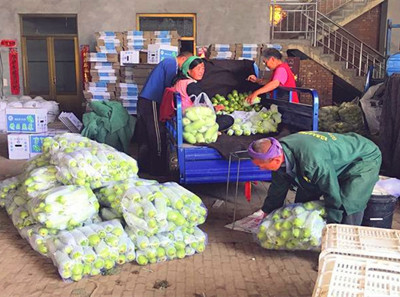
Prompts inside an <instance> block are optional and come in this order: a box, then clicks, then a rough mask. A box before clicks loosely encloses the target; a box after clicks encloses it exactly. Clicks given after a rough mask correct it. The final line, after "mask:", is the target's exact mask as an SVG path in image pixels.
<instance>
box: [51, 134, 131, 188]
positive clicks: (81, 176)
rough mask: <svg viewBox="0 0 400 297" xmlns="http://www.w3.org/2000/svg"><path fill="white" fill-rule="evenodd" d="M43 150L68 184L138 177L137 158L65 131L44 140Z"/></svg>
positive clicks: (94, 185) (96, 183) (97, 184)
mask: <svg viewBox="0 0 400 297" xmlns="http://www.w3.org/2000/svg"><path fill="white" fill-rule="evenodd" d="M43 150H44V151H45V152H48V153H49V154H50V162H51V164H54V165H55V166H57V169H58V175H57V180H58V181H59V182H61V183H63V184H66V185H80V186H83V185H85V186H89V187H91V188H92V189H96V188H100V187H102V186H103V185H105V184H107V183H108V182H113V181H121V180H126V179H128V178H132V177H136V176H137V172H138V166H137V163H136V160H135V159H133V158H131V157H130V156H128V155H126V154H124V153H122V152H119V151H117V150H115V149H114V148H113V147H111V146H108V145H106V144H101V143H97V142H95V141H92V140H90V139H88V138H86V137H82V136H80V135H78V134H72V133H65V134H61V135H57V136H56V137H54V138H52V139H51V138H46V139H45V140H44V141H43Z"/></svg>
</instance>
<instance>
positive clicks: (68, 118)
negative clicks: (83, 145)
mask: <svg viewBox="0 0 400 297" xmlns="http://www.w3.org/2000/svg"><path fill="white" fill-rule="evenodd" d="M58 119H59V120H60V121H61V122H63V124H64V125H65V126H66V127H67V128H68V130H69V131H71V132H73V133H79V132H81V130H82V128H83V124H82V122H81V121H80V120H79V119H78V118H77V117H76V116H75V115H74V114H73V113H72V112H62V113H61V114H60V115H59V116H58Z"/></svg>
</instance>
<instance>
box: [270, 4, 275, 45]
mask: <svg viewBox="0 0 400 297" xmlns="http://www.w3.org/2000/svg"><path fill="white" fill-rule="evenodd" d="M274 17H275V5H273V4H272V18H271V39H272V40H273V39H275V32H274Z"/></svg>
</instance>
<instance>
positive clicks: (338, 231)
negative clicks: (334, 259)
mask: <svg viewBox="0 0 400 297" xmlns="http://www.w3.org/2000/svg"><path fill="white" fill-rule="evenodd" d="M329 254H337V255H348V256H357V257H364V258H374V259H380V260H390V261H396V262H400V230H393V229H382V228H371V227H362V226H350V225H338V224H329V225H327V226H326V227H325V229H324V230H323V231H322V246H321V254H320V256H319V258H320V260H321V259H322V258H323V257H325V256H326V255H329ZM399 296H400V295H399Z"/></svg>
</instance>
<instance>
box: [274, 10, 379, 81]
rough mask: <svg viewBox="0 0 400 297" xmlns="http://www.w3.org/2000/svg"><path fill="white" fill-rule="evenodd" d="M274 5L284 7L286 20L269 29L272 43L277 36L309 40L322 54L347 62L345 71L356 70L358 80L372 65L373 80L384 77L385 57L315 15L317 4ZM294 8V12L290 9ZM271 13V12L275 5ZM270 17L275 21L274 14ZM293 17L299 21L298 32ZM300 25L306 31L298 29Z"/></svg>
mask: <svg viewBox="0 0 400 297" xmlns="http://www.w3.org/2000/svg"><path fill="white" fill-rule="evenodd" d="M274 4H277V5H280V6H281V7H283V9H284V11H285V12H286V18H285V20H284V21H282V22H281V23H280V24H278V25H277V26H272V29H271V34H272V36H271V37H272V39H274V38H275V36H276V35H280V36H285V37H286V38H289V39H293V38H297V39H299V38H304V39H307V40H310V41H311V45H312V46H313V47H322V48H323V49H324V52H325V53H326V52H327V53H330V54H334V55H335V59H336V60H338V61H344V62H346V68H347V69H356V70H357V75H358V76H361V75H366V74H367V72H368V66H369V65H374V67H375V69H376V72H375V73H374V78H380V77H383V76H384V67H385V57H384V56H383V55H382V54H381V53H379V52H378V51H377V50H375V49H374V48H372V47H371V46H369V45H367V44H365V43H364V42H363V41H361V40H360V39H358V38H357V37H356V36H354V35H353V34H352V33H350V32H349V31H347V30H346V29H344V28H343V27H342V26H340V25H339V24H337V23H336V22H335V21H333V20H331V19H330V18H329V17H327V16H326V15H324V14H322V13H320V12H318V9H317V3H293V2H292V3H288V2H277V3H274ZM293 6H294V7H295V9H292V8H291V7H293ZM272 10H273V11H274V5H273V6H272ZM272 16H273V18H274V17H275V15H274V13H273V14H272ZM296 16H297V18H298V19H299V18H300V20H301V22H300V30H299V25H298V23H299V22H298V21H296ZM273 21H274V20H273ZM303 23H304V24H305V27H301V25H302V24H303ZM296 26H297V27H296ZM280 38H282V37H280Z"/></svg>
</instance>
